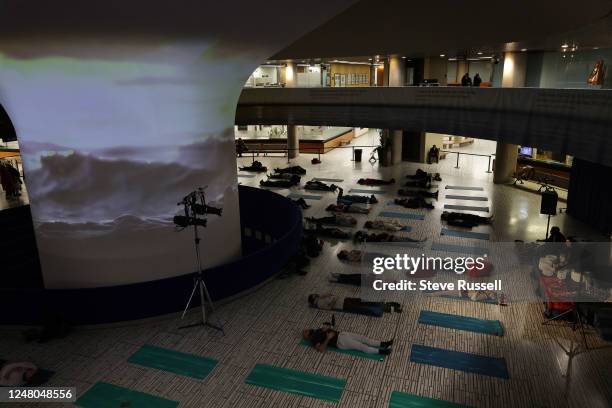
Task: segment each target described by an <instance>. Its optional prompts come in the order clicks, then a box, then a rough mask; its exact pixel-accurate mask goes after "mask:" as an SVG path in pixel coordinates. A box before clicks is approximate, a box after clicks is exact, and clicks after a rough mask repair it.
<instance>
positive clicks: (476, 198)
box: [444, 194, 489, 201]
mask: <svg viewBox="0 0 612 408" xmlns="http://www.w3.org/2000/svg"><path fill="white" fill-rule="evenodd" d="M444 197H445V198H450V199H453V200H468V201H488V200H489V199H488V198H487V197H481V196H464V195H452V194H447V195H446V196H444Z"/></svg>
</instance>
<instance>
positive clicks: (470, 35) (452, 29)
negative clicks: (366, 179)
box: [271, 0, 612, 60]
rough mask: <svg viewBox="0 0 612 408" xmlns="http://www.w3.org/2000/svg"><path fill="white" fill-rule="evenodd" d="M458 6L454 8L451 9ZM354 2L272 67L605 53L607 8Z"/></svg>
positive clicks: (452, 0)
mask: <svg viewBox="0 0 612 408" xmlns="http://www.w3.org/2000/svg"><path fill="white" fill-rule="evenodd" d="M458 4H461V7H458ZM490 4H491V5H490V6H489V7H485V6H486V5H487V3H484V2H482V1H474V0H463V1H461V2H457V1H456V0H437V1H435V2H418V3H417V2H408V1H405V0H386V1H384V2H382V1H379V0H361V1H359V2H358V3H356V4H354V5H353V6H351V7H349V8H348V9H346V10H345V11H343V12H342V13H340V14H338V15H337V16H335V17H334V18H332V19H331V20H328V21H327V22H326V23H324V24H322V25H320V26H319V27H317V28H316V29H314V30H313V31H311V32H309V33H308V34H306V35H305V36H303V37H301V38H300V39H298V40H297V41H295V42H294V43H292V44H291V45H289V46H288V47H286V48H285V49H283V50H282V51H280V52H279V53H277V54H276V55H274V56H273V57H271V58H272V59H274V60H286V59H310V58H315V57H318V58H331V57H340V56H343V57H348V56H371V55H392V54H397V55H403V56H408V57H423V56H434V55H440V54H445V55H448V56H457V55H459V56H472V55H476V53H477V52H483V53H485V54H487V53H488V54H490V53H497V52H503V51H518V50H521V49H529V50H535V49H537V50H558V49H560V46H561V44H562V43H563V42H570V43H576V44H578V45H579V46H580V48H581V49H584V48H592V47H601V48H604V47H612V15H611V11H612V0H584V1H582V2H579V3H578V2H576V1H575V0H512V1H506V2H503V3H502V2H491V3H490Z"/></svg>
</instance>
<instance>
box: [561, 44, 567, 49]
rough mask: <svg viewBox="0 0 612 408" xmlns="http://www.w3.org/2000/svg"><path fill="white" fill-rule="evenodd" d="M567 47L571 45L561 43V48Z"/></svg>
mask: <svg viewBox="0 0 612 408" xmlns="http://www.w3.org/2000/svg"><path fill="white" fill-rule="evenodd" d="M567 47H569V45H567V44H561V48H567Z"/></svg>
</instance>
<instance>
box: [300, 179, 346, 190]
mask: <svg viewBox="0 0 612 408" xmlns="http://www.w3.org/2000/svg"><path fill="white" fill-rule="evenodd" d="M304 189H305V190H313V191H336V190H337V189H338V186H337V185H335V184H331V185H330V184H327V183H324V182H322V181H318V180H310V181H307V182H306V185H305V186H304Z"/></svg>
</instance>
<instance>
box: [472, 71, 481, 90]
mask: <svg viewBox="0 0 612 408" xmlns="http://www.w3.org/2000/svg"><path fill="white" fill-rule="evenodd" d="M480 84H482V78H480V74H479V73H478V72H477V73H476V75H474V86H476V87H479V86H480Z"/></svg>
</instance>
